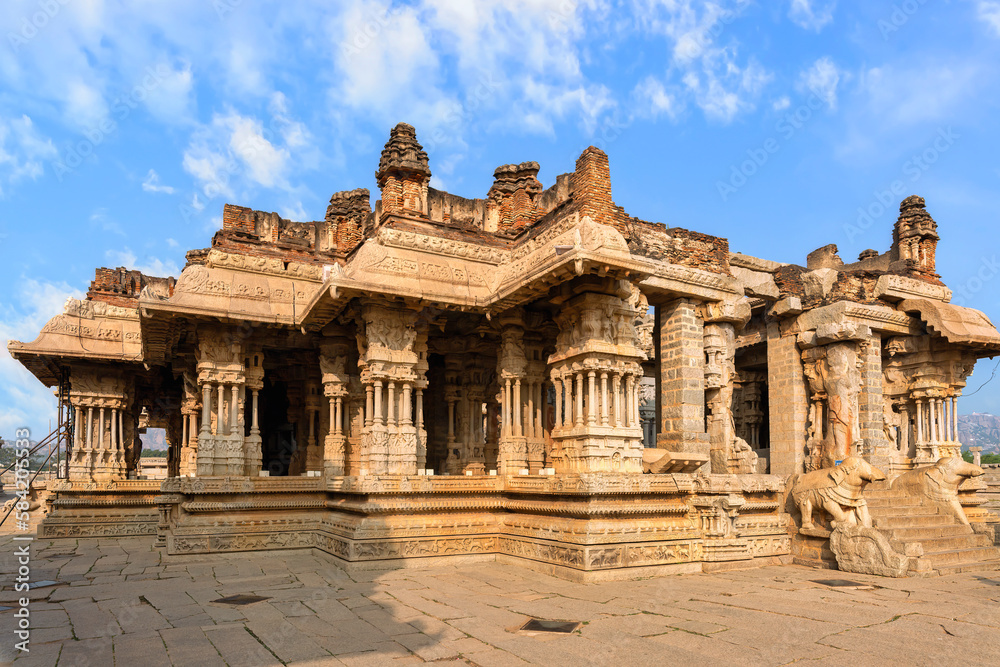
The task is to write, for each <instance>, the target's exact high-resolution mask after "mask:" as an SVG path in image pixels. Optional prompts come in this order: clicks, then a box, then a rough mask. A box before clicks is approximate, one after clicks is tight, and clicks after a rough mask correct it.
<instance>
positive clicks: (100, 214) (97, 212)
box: [88, 206, 125, 236]
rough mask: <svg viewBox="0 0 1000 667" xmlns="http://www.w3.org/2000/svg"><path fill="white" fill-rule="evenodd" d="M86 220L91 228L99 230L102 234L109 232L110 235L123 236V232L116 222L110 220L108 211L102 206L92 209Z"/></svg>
mask: <svg viewBox="0 0 1000 667" xmlns="http://www.w3.org/2000/svg"><path fill="white" fill-rule="evenodd" d="M88 220H89V221H90V224H91V226H93V227H98V228H100V230H101V231H102V232H111V233H112V234H118V235H120V236H125V230H124V229H122V226H121V225H120V224H118V221H117V220H112V219H111V216H109V215H108V209H106V208H104V207H103V206H102V207H100V208H96V209H94V210H93V212H92V213H91V214H90V217H89V218H88Z"/></svg>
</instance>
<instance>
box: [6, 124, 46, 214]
mask: <svg viewBox="0 0 1000 667" xmlns="http://www.w3.org/2000/svg"><path fill="white" fill-rule="evenodd" d="M57 155H58V151H57V150H56V147H55V146H54V145H53V144H52V140H51V139H49V138H48V137H43V136H42V135H41V134H40V133H39V132H38V130H36V129H35V126H34V124H33V123H32V122H31V118H29V117H28V116H21V117H20V118H12V119H10V120H6V119H4V118H2V117H0V195H3V193H4V185H13V184H16V183H18V182H20V181H21V180H23V179H25V178H30V179H31V180H35V179H37V178H38V177H39V176H41V175H42V173H43V172H44V171H45V167H44V164H45V161H46V160H52V159H54V158H55V157H56V156H57Z"/></svg>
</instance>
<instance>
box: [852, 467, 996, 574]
mask: <svg viewBox="0 0 1000 667" xmlns="http://www.w3.org/2000/svg"><path fill="white" fill-rule="evenodd" d="M873 487H875V488H873ZM864 495H865V500H867V501H868V510H869V512H871V515H872V525H873V526H874V527H875V528H878V529H879V530H880V531H881V532H882V533H884V534H885V535H886V536H887V537H888V538H889V542H890V544H892V546H893V548H895V549H896V551H898V552H899V553H905V554H907V555H911V556H919V557H918V558H914V559H912V560H911V563H912V565H911V567H910V573H911V574H912V575H914V576H927V575H934V574H938V575H947V574H957V573H959V572H972V571H983V570H1000V547H996V546H994V545H993V538H992V534H990V535H986V534H982V533H976V532H974V531H973V530H972V528H970V527H969V526H966V525H965V524H963V523H961V522H960V521H959V520H958V519H957V518H955V516H954V515H953V514H952V513H951V512H949V511H948V510H946V509H944V508H940V507H939V506H938V505H936V504H934V503H932V502H930V501H927V500H925V499H923V498H913V497H911V496H905V495H903V494H901V493H897V492H893V491H891V490H889V489H888V488H886V487H884V486H881V487H878V486H876V485H875V484H872V485H871V486H869V487H868V488H867V489H865V493H864ZM921 552H922V555H920V554H921Z"/></svg>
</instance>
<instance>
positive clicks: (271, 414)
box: [259, 378, 297, 477]
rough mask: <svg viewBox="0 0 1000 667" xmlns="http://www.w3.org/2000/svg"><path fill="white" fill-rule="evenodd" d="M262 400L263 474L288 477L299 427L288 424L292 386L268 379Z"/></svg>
mask: <svg viewBox="0 0 1000 667" xmlns="http://www.w3.org/2000/svg"><path fill="white" fill-rule="evenodd" d="M259 400H260V435H261V440H262V443H261V453H262V455H263V456H262V466H261V470H266V471H268V472H269V473H270V475H271V477H285V476H287V475H288V472H289V468H290V466H291V463H292V457H293V456H294V455H295V450H296V447H297V441H296V438H295V425H294V424H292V423H291V422H289V421H288V407H289V400H288V385H287V384H285V383H284V382H281V381H278V382H272V381H271V380H270V379H269V378H265V379H264V388H263V389H262V390H261V392H260V399H259Z"/></svg>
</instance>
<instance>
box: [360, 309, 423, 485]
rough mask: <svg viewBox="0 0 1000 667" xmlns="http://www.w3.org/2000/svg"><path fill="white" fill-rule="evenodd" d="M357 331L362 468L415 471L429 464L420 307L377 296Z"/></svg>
mask: <svg viewBox="0 0 1000 667" xmlns="http://www.w3.org/2000/svg"><path fill="white" fill-rule="evenodd" d="M358 332H359V333H358V340H359V351H360V352H361V360H360V363H359V365H360V367H361V369H362V370H361V381H362V383H363V384H364V387H365V396H366V400H365V419H364V429H363V432H362V444H361V456H360V466H361V470H362V472H365V473H368V474H393V475H414V474H416V472H417V470H422V469H424V468H425V467H426V465H427V432H426V430H425V428H424V424H423V391H424V390H425V389H426V388H427V379H426V378H427V333H426V331H418V330H417V312H416V311H414V310H410V309H408V308H403V307H399V306H388V305H384V304H380V303H377V302H368V303H365V304H363V306H362V311H361V318H360V321H359V323H358Z"/></svg>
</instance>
